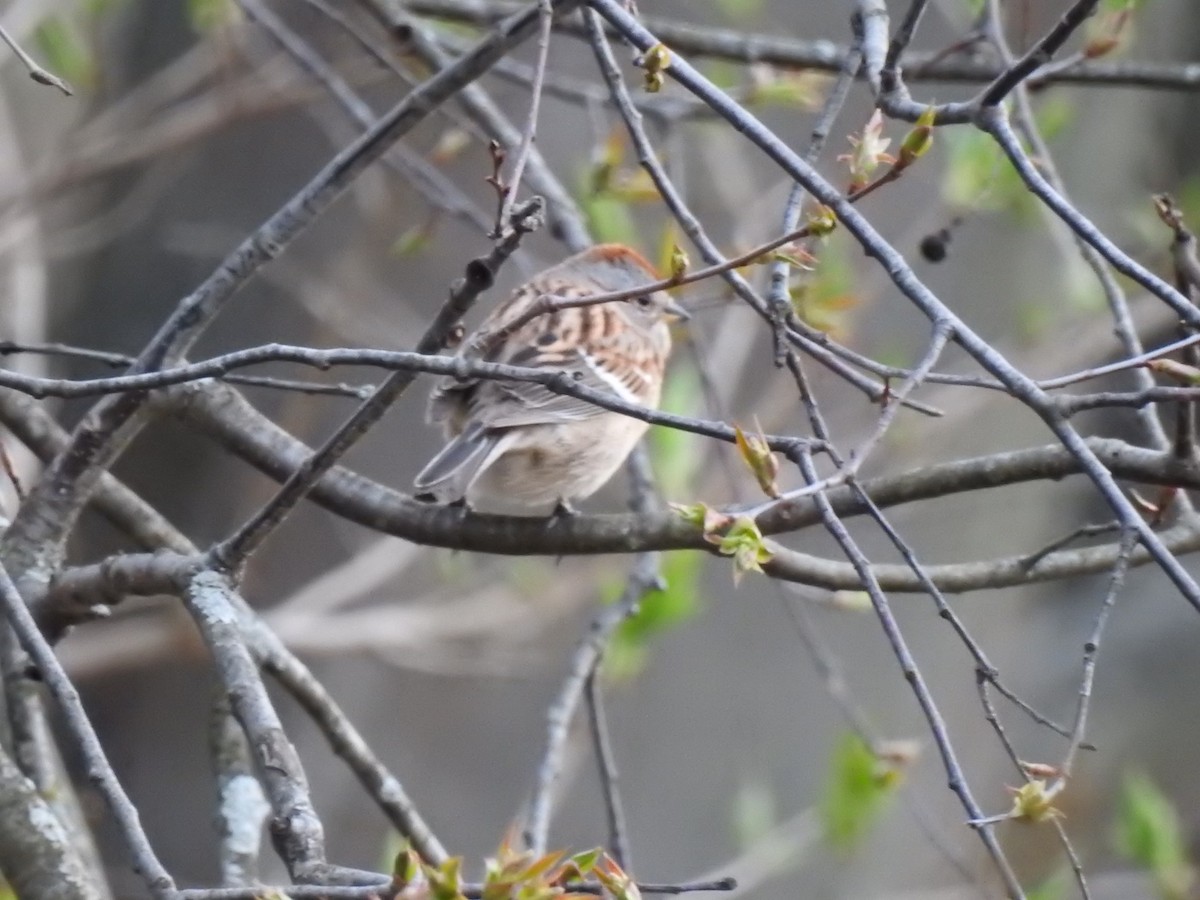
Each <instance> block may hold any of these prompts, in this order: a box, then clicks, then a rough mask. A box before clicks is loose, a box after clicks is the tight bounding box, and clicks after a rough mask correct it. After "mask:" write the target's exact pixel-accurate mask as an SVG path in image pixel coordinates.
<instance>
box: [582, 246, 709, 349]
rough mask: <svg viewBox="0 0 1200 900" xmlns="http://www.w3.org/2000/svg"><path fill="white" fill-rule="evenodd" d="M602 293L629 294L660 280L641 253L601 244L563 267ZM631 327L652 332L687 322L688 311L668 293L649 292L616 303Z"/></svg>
mask: <svg viewBox="0 0 1200 900" xmlns="http://www.w3.org/2000/svg"><path fill="white" fill-rule="evenodd" d="M562 267H563V268H564V269H567V270H568V271H571V272H573V273H574V274H575V275H576V276H577V277H579V278H580V279H581V280H586V281H588V282H590V284H591V285H593V286H595V288H596V289H597V290H599V291H603V292H605V293H610V292H614V291H627V290H630V289H631V288H635V287H637V286H638V285H641V284H651V283H653V282H655V281H658V280H659V276H658V273H657V272H655V271H654V267H653V266H651V265H650V263H648V262H647V261H646V259H645V257H643V256H642V255H641V254H640V253H638V252H637V251H636V250H632V249H630V248H629V247H626V246H625V245H623V244H599V245H597V246H595V247H592V248H591V249H589V250H585V251H584V252H583V253H580V254H577V255H576V256H573V257H571V258H570V259H568V260H566V261H565V262H563V263H562ZM616 305H618V306H619V308H620V310H621V313H622V314H623V316H624V317H625V318H626V319H628V320H629V322H630V324H632V325H634V326H636V327H638V328H641V329H643V330H646V331H649V330H650V329H652V328H654V327H655V326H656V325H658V324H660V323H666V322H671V321H675V320H687V319H688V318H690V317H689V316H688V313H687V310H685V309H684V308H683V307H682V306H680V305H679V304H678V303H676V302H675V301H674V300H672V299H671V296H670V295H669V294H667V293H666V291H647V292H646V293H645V294H638V295H637V296H634V297H629V298H627V299H625V300H620V301H617V302H616Z"/></svg>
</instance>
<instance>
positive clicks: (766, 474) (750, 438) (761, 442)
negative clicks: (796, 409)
mask: <svg viewBox="0 0 1200 900" xmlns="http://www.w3.org/2000/svg"><path fill="white" fill-rule="evenodd" d="M733 436H734V442H735V443H736V445H737V449H738V453H739V454H741V457H742V459H743V461H745V463H746V465H747V466H748V467H749V468H750V471H751V472H753V473H754V479H755V481H757V482H758V486H759V487H760V488H762V490H763V493H765V494H766V495H767V496H768V497H776V498H777V497H778V496H779V485H778V484H776V483H775V479H776V477H777V476H778V475H779V459H778V457H776V456H775V454H774V453H773V452H771V447H770V445H768V444H767V439H766V437H764V436H763V434H762V429H761V428H759V433H758V434H750V435H747V434H746V432H744V431H742V428H741V426H740V425H734V426H733Z"/></svg>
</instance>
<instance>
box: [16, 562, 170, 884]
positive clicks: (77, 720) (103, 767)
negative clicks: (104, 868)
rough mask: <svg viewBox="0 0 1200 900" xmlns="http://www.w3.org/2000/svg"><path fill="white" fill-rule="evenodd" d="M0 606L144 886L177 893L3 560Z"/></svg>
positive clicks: (89, 721) (64, 672)
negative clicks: (38, 673)
mask: <svg viewBox="0 0 1200 900" xmlns="http://www.w3.org/2000/svg"><path fill="white" fill-rule="evenodd" d="M0 606H2V607H3V610H4V616H5V618H7V619H8V621H9V624H10V625H11V626H12V629H13V631H15V632H16V635H17V638H18V640H20V642H21V646H22V647H23V648H24V649H25V652H26V653H28V654H29V656H30V657H31V658H32V659H33V661H34V663H35V664H36V665H37V667H38V670H39V672H40V673H41V677H42V680H43V681H44V682H45V684H46V687H47V688H48V689H49V690H50V693H51V694H52V695H53V696H54V699H55V702H56V703H57V704H58V706H59V709H60V710H61V712H62V715H63V719H64V721H65V723H66V726H67V729H68V732H69V733H70V735H71V737H72V739H73V742H74V743H75V745H76V748H77V750H78V751H79V753H80V755H81V757H82V758H83V760H84V764H85V768H86V770H87V775H88V779H89V780H90V781H91V783H92V784H93V785H94V786H95V787H96V789H97V790H98V791H99V793H100V795H101V796H102V797H103V798H104V802H105V804H106V805H107V806H108V809H109V812H110V813H111V814H112V817H113V819H114V820H115V821H116V825H117V828H118V830H119V831H120V834H121V838H122V840H123V841H124V843H125V846H126V849H127V850H128V851H129V855H130V858H131V860H132V862H133V867H134V870H135V871H136V872H137V873H138V874H139V875H140V876H141V877H142V879H143V880H144V881H145V882H146V887H147V889H148V890H149V891H150V894H151V895H152V896H154V897H161V898H171V897H174V896H175V894H176V891H175V882H174V880H173V879H172V878H171V876H170V875H169V874H168V873H167V870H166V868H164V866H163V864H162V863H161V862H159V860H158V857H157V856H156V855H155V853H154V849H153V848H152V847H151V846H150V840H149V838H147V836H146V832H145V831H144V830H143V829H142V825H141V822H140V821H139V817H138V812H137V808H136V807H135V806H134V805H133V803H132V801H130V799H129V795H128V794H126V793H125V789H124V788H123V787H121V782H120V781H118V780H117V776H116V774H115V773H114V772H113V769H112V766H111V765H110V764H109V762H108V757H107V756H106V755H105V753H104V747H103V746H101V744H100V738H99V737H98V736H97V735H96V730H95V728H94V727H93V726H92V723H91V720H90V719H89V718H88V715H87V711H86V710H85V709H84V708H83V704H82V703H81V702H80V700H79V692H78V691H76V690H75V686H74V685H73V684H72V683H71V679H70V678H69V677H68V676H67V673H66V670H64V669H63V667H62V664H61V663H60V662H59V661H58V658H57V657H56V656H55V655H54V651H53V650H52V649H51V647H50V644H49V643H47V641H46V639H45V638H44V637H43V636H42V633H41V631H39V630H38V627H37V623H36V622H34V619H33V615H32V614H31V613H30V612H29V609H28V608H27V607H26V605H25V601H24V600H22V599H21V595H20V594H19V593H17V588H16V585H15V584H13V581H12V578H10V577H9V574H8V570H7V569H6V568H5V567H4V566H2V565H0Z"/></svg>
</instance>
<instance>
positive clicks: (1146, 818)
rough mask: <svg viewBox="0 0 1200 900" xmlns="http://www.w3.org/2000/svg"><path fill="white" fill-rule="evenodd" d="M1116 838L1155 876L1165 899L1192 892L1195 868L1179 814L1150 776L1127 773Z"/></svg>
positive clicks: (1176, 899) (1119, 845)
mask: <svg viewBox="0 0 1200 900" xmlns="http://www.w3.org/2000/svg"><path fill="white" fill-rule="evenodd" d="M1115 839H1116V845H1117V849H1118V850H1119V851H1120V852H1121V853H1122V854H1123V855H1125V856H1126V857H1128V858H1129V859H1130V860H1131V861H1132V862H1133V863H1134V864H1135V865H1137V866H1138V867H1139V868H1142V869H1145V870H1146V871H1147V872H1148V873H1149V874H1150V875H1151V877H1153V879H1154V884H1155V887H1156V888H1157V890H1158V893H1159V896H1160V897H1162V898H1163V900H1183V898H1185V897H1190V896H1192V894H1191V888H1192V885H1193V884H1194V883H1195V872H1194V870H1193V867H1192V864H1191V861H1190V860H1189V859H1188V853H1187V841H1186V839H1185V838H1184V835H1183V829H1182V827H1181V826H1180V823H1179V814H1178V813H1177V812H1176V811H1175V807H1174V806H1173V805H1172V804H1171V801H1170V800H1168V799H1167V798H1166V796H1164V795H1163V793H1162V792H1161V791H1160V790H1159V789H1158V787H1157V786H1156V785H1155V784H1154V782H1153V781H1152V780H1151V779H1150V778H1149V777H1148V776H1146V775H1143V774H1139V773H1132V774H1129V775H1127V776H1126V777H1125V779H1124V782H1123V783H1122V786H1121V801H1120V807H1119V809H1118V813H1117V823H1116V836H1115Z"/></svg>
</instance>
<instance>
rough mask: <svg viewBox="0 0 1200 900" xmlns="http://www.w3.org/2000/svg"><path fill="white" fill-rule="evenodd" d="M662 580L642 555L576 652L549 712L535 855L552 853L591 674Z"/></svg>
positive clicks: (534, 801) (533, 825)
mask: <svg viewBox="0 0 1200 900" xmlns="http://www.w3.org/2000/svg"><path fill="white" fill-rule="evenodd" d="M659 584H660V581H659V575H658V569H657V566H656V565H655V563H654V560H653V558H652V557H649V556H645V555H643V556H639V557H638V561H637V562H636V563H635V571H634V572H633V573H631V575H630V578H629V583H628V584H627V585H626V586H625V592H624V593H623V594H622V595H621V598H620V599H619V600H618V601H617V602H616V603H613V604H611V605H609V606H605V607H604V608H603V609H601V610H600V612H598V613H597V614H596V616H595V617H594V618H593V619H592V622H591V625H590V626H589V627H588V632H587V635H586V636H585V637H584V638H583V640H582V641H581V642H580V644H579V646H578V647H577V648H576V649H575V652H574V653H573V654H572V656H571V666H570V670H569V671H568V673H567V677H566V678H565V679H564V681H563V684H562V687H560V688H559V691H558V695H557V697H556V698H555V700H554V703H553V704H551V706H550V710H549V712H548V713H547V715H546V744H545V747H544V749H543V751H542V756H541V763H540V764H539V765H538V772H537V784H536V785H535V787H534V791H533V796H532V798H531V799H530V801H529V817H528V821H527V824H526V826H525V843H526V844H527V845H528V846H529V848H530V850H532V851H533V853H534V854H535V855H538V856H540V855H541V854H543V853H545V852H546V844H547V840H548V838H549V833H550V813H551V809H552V807H553V803H554V787H555V784H556V782H557V781H558V777H559V775H560V774H561V772H562V767H563V760H564V757H565V753H566V745H567V738H568V736H569V734H570V728H571V721H572V720H573V719H574V717H575V711H576V709H578V707H579V702H580V700H581V698H582V697H583V693H584V686H585V685H586V683H587V679H588V676H589V675H590V674H591V673H592V672H594V671H595V669H596V666H597V665H598V664H599V662H600V659H601V657H602V656H603V655H604V650H605V648H606V647H607V646H608V642H609V640H610V639H611V638H612V635H613V633H614V632H615V631H616V630H617V627H618V626H620V624H621V623H622V622H624V621H625V620H626V619H628V618H629V617H630V616H631V615H633V614H634V612H635V611H636V610H637V607H638V604H639V603H640V602H641V599H642V596H643V594H645V592H646V591H647V590H650V589H651V588H654V587H658V586H659ZM659 589H661V588H659Z"/></svg>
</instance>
